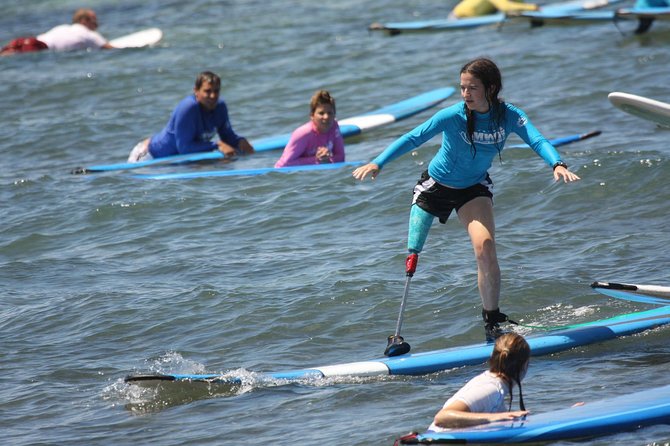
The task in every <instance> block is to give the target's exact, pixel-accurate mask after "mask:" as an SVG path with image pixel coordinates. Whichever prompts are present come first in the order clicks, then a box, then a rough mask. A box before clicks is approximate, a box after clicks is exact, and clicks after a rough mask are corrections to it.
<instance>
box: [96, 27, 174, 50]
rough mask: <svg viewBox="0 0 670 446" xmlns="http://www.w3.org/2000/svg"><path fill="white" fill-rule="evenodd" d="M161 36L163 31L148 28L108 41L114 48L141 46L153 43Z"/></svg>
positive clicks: (159, 39) (158, 40)
mask: <svg viewBox="0 0 670 446" xmlns="http://www.w3.org/2000/svg"><path fill="white" fill-rule="evenodd" d="M162 38H163V31H161V30H160V29H158V28H149V29H145V30H142V31H138V32H135V33H132V34H127V35H125V36H121V37H117V38H116V39H112V40H110V41H109V44H110V45H112V46H113V47H115V48H142V47H145V46H151V45H155V44H157V43H158V42H160V41H161V39H162Z"/></svg>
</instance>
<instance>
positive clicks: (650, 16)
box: [519, 8, 670, 34]
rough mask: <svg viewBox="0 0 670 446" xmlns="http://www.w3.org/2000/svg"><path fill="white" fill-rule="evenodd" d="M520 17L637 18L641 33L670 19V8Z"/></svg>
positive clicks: (552, 20) (547, 20)
mask: <svg viewBox="0 0 670 446" xmlns="http://www.w3.org/2000/svg"><path fill="white" fill-rule="evenodd" d="M519 17H522V18H526V19H531V20H536V22H535V23H536V24H537V23H538V22H541V23H542V24H547V23H566V24H567V23H575V24H580V23H589V22H616V21H619V20H637V21H639V26H638V28H637V30H636V31H635V33H637V34H641V33H644V32H646V31H647V30H649V28H650V27H651V24H652V22H653V21H654V20H670V8H622V9H617V10H615V11H560V10H559V11H554V12H553V13H551V14H541V13H539V12H535V11H529V12H524V13H521V14H519Z"/></svg>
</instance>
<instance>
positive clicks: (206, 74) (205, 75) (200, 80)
mask: <svg viewBox="0 0 670 446" xmlns="http://www.w3.org/2000/svg"><path fill="white" fill-rule="evenodd" d="M205 82H208V83H210V84H212V85H216V86H217V87H221V78H220V77H219V76H218V75H217V74H216V73H212V72H211V71H203V72H202V73H200V74H198V77H197V78H195V89H196V90H200V87H202V84H204V83H205Z"/></svg>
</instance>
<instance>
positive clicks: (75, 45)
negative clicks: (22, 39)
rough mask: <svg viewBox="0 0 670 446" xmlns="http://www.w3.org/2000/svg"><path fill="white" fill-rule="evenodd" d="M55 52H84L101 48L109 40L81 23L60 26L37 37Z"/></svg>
mask: <svg viewBox="0 0 670 446" xmlns="http://www.w3.org/2000/svg"><path fill="white" fill-rule="evenodd" d="M37 40H40V41H42V42H44V43H46V44H47V46H48V47H49V49H50V50H53V51H72V50H83V49H86V48H95V49H98V48H101V47H102V46H103V45H104V44H105V43H107V40H106V39H105V38H104V37H102V36H101V35H100V33H98V32H97V31H92V30H90V29H88V28H86V27H85V26H84V25H82V24H81V23H73V24H71V25H58V26H56V27H54V28H51V29H50V30H49V31H47V32H45V33H44V34H40V35H39V36H37Z"/></svg>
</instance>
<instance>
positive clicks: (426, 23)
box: [368, 0, 623, 34]
mask: <svg viewBox="0 0 670 446" xmlns="http://www.w3.org/2000/svg"><path fill="white" fill-rule="evenodd" d="M620 1H623V0H573V1H567V2H560V3H553V4H548V5H543V6H542V7H541V9H540V10H539V11H529V12H519V13H515V14H514V15H506V14H504V13H502V12H499V13H495V14H488V15H483V16H479V17H466V18H462V19H456V18H446V19H436V20H421V21H412V22H391V23H373V24H371V25H370V26H369V27H368V28H369V29H370V30H379V31H386V32H388V33H390V34H399V33H403V32H429V31H449V30H459V29H468V28H476V27H481V26H491V25H500V24H502V23H503V22H506V21H508V20H509V19H513V18H518V17H525V18H531V19H534V20H541V19H543V18H551V17H565V16H567V15H568V14H570V13H577V12H580V11H589V10H592V9H597V8H603V7H605V6H609V5H613V4H615V3H619V2H620Z"/></svg>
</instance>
